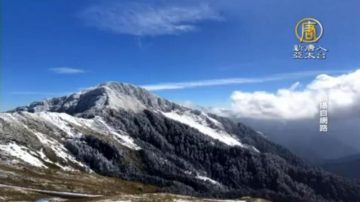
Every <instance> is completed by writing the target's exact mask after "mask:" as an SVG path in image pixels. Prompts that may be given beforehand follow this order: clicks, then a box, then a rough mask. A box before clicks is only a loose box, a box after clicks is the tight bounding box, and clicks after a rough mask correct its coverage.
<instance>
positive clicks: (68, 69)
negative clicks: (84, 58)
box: [49, 67, 85, 74]
mask: <svg viewBox="0 0 360 202" xmlns="http://www.w3.org/2000/svg"><path fill="white" fill-rule="evenodd" d="M49 70H50V71H52V72H54V73H56V74H83V73H85V70H83V69H78V68H72V67H54V68H50V69H49Z"/></svg>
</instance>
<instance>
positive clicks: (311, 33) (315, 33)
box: [295, 18, 324, 43]
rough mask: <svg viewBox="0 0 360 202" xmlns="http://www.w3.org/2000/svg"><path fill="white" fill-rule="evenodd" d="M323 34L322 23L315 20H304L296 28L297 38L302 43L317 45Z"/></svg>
mask: <svg viewBox="0 0 360 202" xmlns="http://www.w3.org/2000/svg"><path fill="white" fill-rule="evenodd" d="M323 32H324V30H323V27H322V25H321V23H320V22H319V21H318V20H317V19H315V18H303V19H301V20H300V21H299V22H298V23H297V24H296V27H295V34H296V37H297V38H298V39H299V41H300V42H301V43H302V42H305V43H315V42H317V41H318V40H319V39H320V38H321V36H322V34H323Z"/></svg>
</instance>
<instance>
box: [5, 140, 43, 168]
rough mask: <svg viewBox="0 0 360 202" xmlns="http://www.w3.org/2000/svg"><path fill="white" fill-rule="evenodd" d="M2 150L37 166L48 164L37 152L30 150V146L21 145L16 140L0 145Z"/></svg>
mask: <svg viewBox="0 0 360 202" xmlns="http://www.w3.org/2000/svg"><path fill="white" fill-rule="evenodd" d="M0 150H1V151H3V152H5V153H6V154H8V155H11V156H13V157H16V158H18V159H20V160H22V161H24V162H26V163H28V164H30V165H33V166H36V167H43V168H45V167H46V166H45V165H44V163H43V162H42V161H40V160H39V158H38V156H39V154H38V153H36V152H33V151H31V150H29V149H28V148H26V147H24V146H20V145H18V144H16V143H14V142H11V143H9V144H6V145H0Z"/></svg>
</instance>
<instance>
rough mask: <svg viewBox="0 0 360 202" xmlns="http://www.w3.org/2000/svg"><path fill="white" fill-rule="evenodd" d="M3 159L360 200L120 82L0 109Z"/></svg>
mask: <svg viewBox="0 0 360 202" xmlns="http://www.w3.org/2000/svg"><path fill="white" fill-rule="evenodd" d="M0 154H1V159H2V161H3V162H10V163H14V162H16V161H18V162H19V163H23V164H30V165H32V166H34V167H39V168H44V169H46V168H58V169H63V170H70V171H71V170H80V171H84V172H96V173H98V174H101V175H105V176H112V177H119V178H122V179H126V180H136V181H141V182H143V183H148V184H152V185H156V186H158V187H162V191H169V192H172V193H179V194H190V195H197V196H207V197H239V196H244V195H251V196H259V197H264V198H268V199H271V200H273V201H289V200H290V201H360V186H359V184H357V183H356V182H351V181H347V180H345V179H343V178H341V177H337V176H335V175H332V174H329V173H327V172H325V171H323V170H321V169H318V168H315V167H312V166H309V165H307V164H306V163H304V162H303V161H302V160H301V159H299V158H297V157H296V156H294V155H292V154H291V153H290V152H289V151H288V150H286V149H284V148H282V147H281V146H278V145H276V144H273V143H271V142H269V141H268V140H266V139H264V138H263V137H262V136H261V135H259V134H258V133H257V132H255V131H254V130H252V129H251V128H248V127H247V126H245V125H243V124H240V123H235V122H233V121H231V120H229V119H227V118H223V117H218V116H215V115H212V114H208V113H205V112H202V111H199V110H192V109H188V108H185V107H183V106H180V105H177V104H175V103H172V102H170V101H167V100H165V99H162V98H160V97H158V96H155V95H153V94H151V93H149V92H148V91H146V90H144V89H142V88H139V87H136V86H133V85H130V84H124V83H116V82H108V83H104V84H100V85H98V86H96V87H94V88H90V89H87V90H84V91H82V92H79V93H75V94H72V95H69V96H64V97H59V98H53V99H49V100H45V101H40V102H35V103H32V104H30V105H29V106H25V107H19V108H17V109H15V110H13V111H10V112H8V113H2V114H1V115H0ZM337 190H342V191H341V192H339V191H337Z"/></svg>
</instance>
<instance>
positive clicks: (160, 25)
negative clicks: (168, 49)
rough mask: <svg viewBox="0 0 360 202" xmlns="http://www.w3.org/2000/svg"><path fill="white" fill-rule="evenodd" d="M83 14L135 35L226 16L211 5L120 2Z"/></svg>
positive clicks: (189, 27) (188, 27) (183, 28)
mask: <svg viewBox="0 0 360 202" xmlns="http://www.w3.org/2000/svg"><path fill="white" fill-rule="evenodd" d="M81 17H82V18H83V19H84V20H85V22H86V24H88V25H91V26H94V27H97V28H99V29H101V30H105V31H111V32H114V33H118V34H129V35H135V36H159V35H172V34H180V33H185V32H191V31H195V30H197V29H198V26H199V23H201V22H203V21H219V20H222V19H223V18H222V17H221V16H220V14H219V13H218V12H217V11H216V10H215V9H213V8H211V7H210V6H209V5H208V4H204V3H202V4H199V3H198V4H192V5H189V4H186V5H181V4H169V3H166V4H160V3H159V4H146V3H121V4H120V3H117V4H102V5H94V6H91V7H88V8H86V9H85V10H84V11H83V12H82V13H81Z"/></svg>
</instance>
